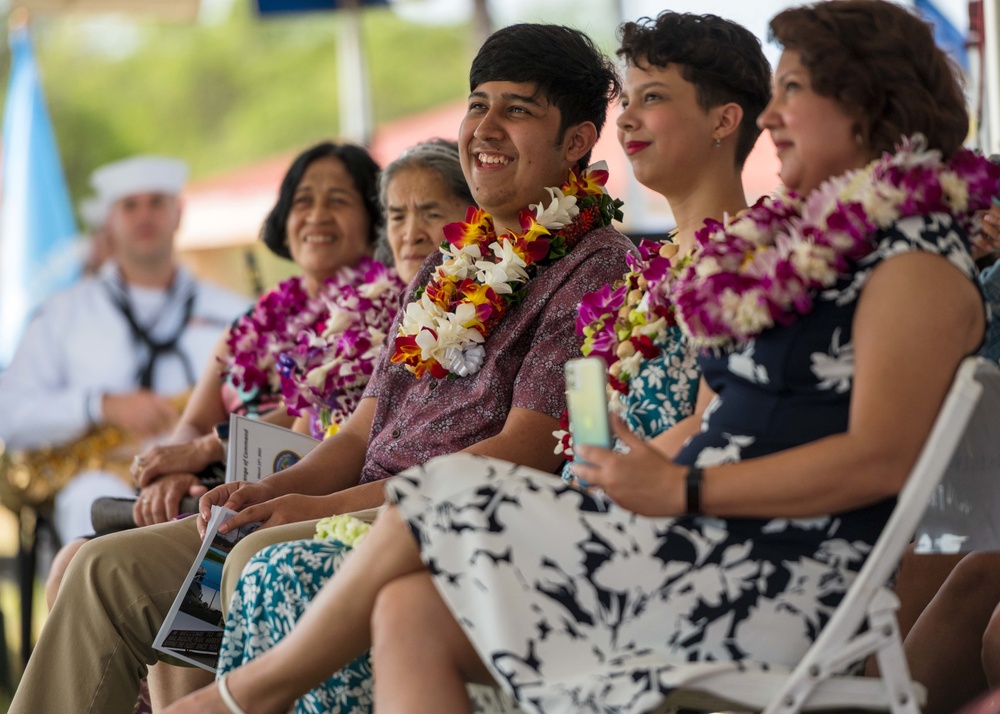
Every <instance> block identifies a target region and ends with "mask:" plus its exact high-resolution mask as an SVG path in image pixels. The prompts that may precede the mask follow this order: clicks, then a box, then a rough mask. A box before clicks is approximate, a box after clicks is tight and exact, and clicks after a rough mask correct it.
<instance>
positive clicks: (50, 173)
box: [0, 27, 81, 369]
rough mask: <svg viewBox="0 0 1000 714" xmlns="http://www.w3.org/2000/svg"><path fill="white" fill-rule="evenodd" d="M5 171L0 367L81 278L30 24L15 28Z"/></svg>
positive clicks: (0, 212)
mask: <svg viewBox="0 0 1000 714" xmlns="http://www.w3.org/2000/svg"><path fill="white" fill-rule="evenodd" d="M10 49H11V68H10V85H9V86H8V88H7V101H6V104H5V106H4V116H3V155H2V165H0V171H2V177H0V181H2V183H0V191H2V197H0V369H2V368H3V367H4V366H6V365H7V364H9V363H10V360H11V358H12V357H13V355H14V350H15V349H17V343H18V341H19V340H20V338H21V333H22V332H23V330H24V326H25V323H26V322H27V320H28V318H29V317H30V315H31V313H32V312H33V311H34V310H35V309H36V308H37V307H38V305H39V304H40V303H41V302H42V301H43V300H44V299H45V298H46V297H48V296H49V295H51V294H52V293H53V292H55V291H57V290H60V289H62V288H64V287H66V286H67V285H69V284H70V283H72V282H73V281H74V280H76V279H77V278H78V277H79V274H80V263H81V261H80V255H79V251H78V250H77V249H76V248H75V236H76V220H75V219H74V217H73V207H72V203H71V202H70V197H69V190H68V189H67V188H66V179H65V177H64V176H63V170H62V162H61V161H60V159H59V150H58V149H57V147H56V140H55V134H54V133H53V131H52V122H51V120H50V119H49V113H48V110H47V109H46V106H45V97H44V96H43V95H42V87H41V83H40V81H39V78H38V66H37V64H36V63H35V53H34V49H33V48H32V46H31V38H30V37H29V35H28V28H27V27H17V28H14V29H12V30H11V33H10Z"/></svg>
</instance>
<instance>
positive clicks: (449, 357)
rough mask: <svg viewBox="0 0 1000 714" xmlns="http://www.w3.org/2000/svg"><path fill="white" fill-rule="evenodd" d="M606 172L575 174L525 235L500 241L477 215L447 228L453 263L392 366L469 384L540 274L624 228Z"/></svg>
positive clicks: (422, 296) (406, 326)
mask: <svg viewBox="0 0 1000 714" xmlns="http://www.w3.org/2000/svg"><path fill="white" fill-rule="evenodd" d="M607 179H608V172H607V170H606V168H604V167H603V165H595V166H593V167H591V168H589V169H587V170H585V171H583V172H582V173H581V172H578V171H576V170H571V171H570V174H569V178H568V180H567V181H566V183H564V184H563V185H562V186H561V187H559V188H546V189H545V190H546V192H547V193H548V194H549V198H550V199H551V202H550V204H549V205H548V206H545V205H544V203H539V204H537V205H535V204H533V205H531V206H529V208H530V209H531V210H530V211H529V210H523V211H521V212H520V215H519V219H520V223H521V231H522V232H521V233H514V232H513V231H507V232H506V233H504V234H502V235H500V236H497V234H496V230H495V228H494V225H493V219H492V217H491V216H490V215H489V214H488V213H486V212H485V211H483V210H481V209H478V208H475V207H470V208H469V211H468V213H467V215H466V219H465V222H464V223H451V224H449V225H447V226H445V227H444V235H445V241H444V242H443V243H442V244H441V252H442V253H443V254H444V255H445V256H446V258H445V260H444V262H443V263H442V264H441V265H440V266H438V268H437V269H436V270H435V272H434V274H433V275H432V276H431V279H430V281H429V282H428V284H427V285H426V286H425V287H424V288H423V289H422V290H420V291H418V292H417V294H416V297H415V299H414V300H413V301H412V302H410V303H409V304H408V305H407V306H406V308H405V311H404V313H403V319H402V324H401V325H400V328H399V335H398V336H397V337H396V348H395V352H394V353H393V355H392V357H391V360H392V361H393V362H396V363H401V364H403V365H404V366H405V367H406V369H408V370H409V371H410V372H412V373H413V374H414V375H415V376H416V377H418V378H420V377H423V376H424V375H425V374H430V376H432V377H435V378H437V379H441V378H444V377H453V376H454V377H465V376H467V375H470V374H475V373H476V372H478V371H479V369H480V368H481V367H482V364H483V360H484V359H485V355H486V351H485V348H484V347H483V343H484V342H485V341H486V338H487V336H488V335H489V334H490V333H491V332H492V330H493V329H494V328H495V327H496V326H497V324H499V322H500V321H501V320H502V319H503V318H504V316H505V315H506V314H507V311H508V310H509V309H510V308H511V307H513V306H515V305H517V304H519V303H520V302H521V300H522V299H523V298H524V295H525V292H526V290H527V283H528V281H529V280H530V279H531V278H532V277H533V276H534V274H535V272H536V271H537V268H538V267H539V266H542V265H548V264H550V263H554V262H555V261H557V260H559V259H560V258H562V257H563V256H565V255H566V254H567V253H569V251H570V250H572V249H573V247H574V246H575V245H576V243H577V242H579V240H580V238H581V237H582V236H583V235H585V234H586V233H588V232H590V231H591V230H593V229H594V228H596V227H599V226H607V225H610V223H611V221H612V219H618V220H621V217H622V213H621V210H620V208H621V206H622V202H621V201H620V200H617V199H612V198H611V197H610V196H609V195H608V194H607V193H606V192H605V191H604V188H603V187H604V184H605V183H606V182H607Z"/></svg>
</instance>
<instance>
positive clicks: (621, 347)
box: [553, 240, 690, 461]
mask: <svg viewBox="0 0 1000 714" xmlns="http://www.w3.org/2000/svg"><path fill="white" fill-rule="evenodd" d="M638 248H639V257H638V258H637V257H635V256H633V255H631V254H630V255H628V256H627V258H626V260H627V262H628V267H629V270H628V272H627V273H625V275H624V276H623V277H622V279H621V280H620V281H618V282H616V283H615V285H614V287H613V286H611V285H605V286H604V287H603V288H601V289H600V290H597V291H595V292H591V293H587V294H586V295H584V296H583V298H582V299H581V301H580V304H579V306H578V307H577V318H576V333H577V334H578V335H581V336H582V337H583V346H582V347H581V348H580V352H581V354H583V356H584V357H600V358H601V359H603V360H604V362H605V364H606V365H607V366H608V396H609V405H610V408H611V411H613V412H616V413H621V412H622V410H623V409H624V405H623V404H622V397H623V396H625V395H627V394H628V393H629V383H630V382H631V380H632V378H633V377H634V376H635V375H637V374H638V373H639V371H640V370H641V368H642V364H643V362H646V361H647V360H651V359H654V358H655V357H657V356H659V355H660V353H661V352H662V351H663V350H662V348H661V347H660V346H659V343H661V342H662V338H663V337H664V335H666V332H667V330H668V329H669V328H670V327H673V326H674V325H676V324H677V321H676V319H675V317H674V309H673V305H672V304H671V303H670V301H669V300H668V299H667V295H668V292H669V291H668V289H667V286H668V285H669V283H670V282H671V281H672V280H673V279H674V278H675V277H676V276H677V274H678V273H679V272H680V270H681V269H682V268H684V267H685V266H686V265H687V264H688V263H689V262H690V256H685V257H683V258H681V259H679V260H678V259H676V258H675V257H674V256H675V255H676V254H677V248H678V247H677V245H676V244H675V243H673V242H670V241H668V242H664V243H658V242H656V241H651V240H643V241H641V242H640V243H639V246H638ZM559 427H560V429H559V430H558V431H555V432H553V435H554V436H555V437H556V440H557V445H556V450H555V452H556V453H557V454H562V456H563V457H564V458H565V459H566V460H567V461H572V460H573V442H572V436H571V435H570V433H569V416H568V413H567V412H563V415H562V417H561V418H560V420H559Z"/></svg>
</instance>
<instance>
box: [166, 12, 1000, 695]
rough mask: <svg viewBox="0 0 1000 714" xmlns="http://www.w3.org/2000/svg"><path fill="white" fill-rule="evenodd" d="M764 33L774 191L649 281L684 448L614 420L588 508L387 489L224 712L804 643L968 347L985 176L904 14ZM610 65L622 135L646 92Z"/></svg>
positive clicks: (565, 496)
mask: <svg viewBox="0 0 1000 714" xmlns="http://www.w3.org/2000/svg"><path fill="white" fill-rule="evenodd" d="M771 27H772V32H773V34H774V36H775V37H776V38H777V39H778V41H779V42H781V44H782V45H783V46H784V48H785V51H784V53H783V55H782V58H781V61H780V63H779V65H778V68H777V71H776V73H775V79H774V97H773V99H772V102H771V104H770V105H769V106H768V107H767V109H765V111H764V112H763V114H762V115H761V117H760V119H759V123H760V124H761V126H762V127H764V128H765V129H767V130H769V131H770V132H771V137H772V139H773V140H774V143H775V146H776V148H777V151H778V156H779V158H780V160H781V179H782V182H783V183H784V185H785V189H784V190H783V191H782V192H780V193H779V194H777V195H776V196H774V197H771V198H770V199H767V200H765V201H763V202H761V203H759V204H758V205H757V206H755V207H753V208H751V209H749V210H748V211H747V212H745V213H743V214H741V216H739V217H738V218H736V219H734V220H731V221H729V222H728V223H726V224H725V225H723V224H710V225H707V227H706V229H705V230H704V231H703V232H702V233H701V234H699V237H698V241H699V244H700V247H699V251H700V252H699V255H698V259H697V261H696V262H695V263H694V266H693V267H690V268H688V269H686V270H682V271H681V272H680V274H679V275H678V276H677V277H676V278H675V279H673V280H671V281H669V288H668V290H669V297H670V298H671V300H672V301H673V304H674V308H675V310H676V315H677V319H678V321H679V322H680V324H681V325H682V327H683V328H684V329H685V331H686V333H687V334H688V336H689V338H690V339H692V340H694V341H696V342H697V343H699V344H700V345H702V346H703V347H704V352H703V355H702V357H701V358H700V363H701V367H702V369H703V371H704V375H705V379H706V382H707V387H706V390H709V392H711V393H706V394H704V395H702V397H703V398H700V399H699V402H700V403H702V404H706V403H707V404H708V406H707V408H705V409H704V413H703V415H702V422H701V431H700V432H699V433H697V434H695V435H693V437H692V438H690V439H689V440H688V441H687V442H686V443H685V445H684V446H683V447H682V448H681V449H680V451H679V452H678V451H676V450H674V449H672V448H671V447H670V444H671V443H676V438H677V434H673V436H672V437H671V435H670V432H667V434H666V435H664V437H663V438H661V437H657V438H656V439H653V440H652V441H650V442H646V443H644V442H642V441H640V440H638V439H637V438H636V437H634V436H632V435H631V434H630V433H629V432H628V430H627V429H625V428H624V427H622V426H621V425H618V428H617V433H618V435H619V437H620V438H621V439H622V440H623V441H624V442H625V443H626V445H627V446H628V447H629V452H628V453H626V454H618V453H612V452H610V451H606V450H602V449H598V448H595V447H590V448H586V447H581V448H580V455H581V456H583V457H584V458H585V459H586V460H587V461H589V462H590V463H591V464H592V465H590V466H582V465H577V466H575V467H574V468H575V470H576V472H577V474H578V475H579V476H580V477H582V478H583V479H585V480H586V481H587V482H588V483H590V484H591V488H592V489H594V490H593V491H589V492H583V491H580V490H577V489H575V488H573V487H571V486H567V485H565V484H563V483H562V482H561V481H559V480H557V479H555V478H554V477H552V476H551V475H549V474H543V473H540V472H535V471H532V470H530V469H525V468H519V467H515V466H513V465H511V464H508V463H505V462H501V461H496V460H491V459H486V458H478V457H475V456H471V455H465V454H462V455H455V456H449V457H442V458H439V459H436V460H434V461H431V462H429V463H428V464H427V465H425V466H424V467H422V468H418V469H412V470H410V471H408V472H404V473H403V474H401V475H400V476H398V477H397V478H396V479H394V481H393V482H392V483H391V484H390V485H389V486H388V490H389V493H390V496H391V498H392V499H393V500H394V501H395V502H396V504H397V507H396V508H393V509H390V510H389V511H388V512H387V513H386V514H385V515H384V516H382V517H381V518H380V520H379V521H378V522H377V523H376V525H375V527H374V528H373V529H372V532H371V533H370V534H369V535H368V536H367V538H366V539H365V540H364V541H363V542H362V543H361V544H360V545H359V546H358V548H357V550H356V552H355V554H354V555H352V556H351V557H349V558H347V559H346V560H345V562H344V564H343V566H342V568H341V570H340V571H339V572H338V573H337V575H336V576H335V577H334V578H333V579H332V580H331V581H330V582H329V583H328V584H327V585H326V586H325V587H324V589H323V590H322V591H321V593H320V595H319V596H318V598H317V599H316V600H315V602H314V604H313V607H312V608H310V610H308V611H307V612H306V615H305V617H304V618H303V619H302V620H301V621H300V623H299V626H298V627H297V628H296V629H295V631H294V632H293V633H292V634H290V635H289V636H288V637H287V638H286V639H285V640H283V641H282V642H281V643H280V644H279V645H278V646H276V647H275V648H274V649H272V650H271V651H270V652H268V653H267V654H265V655H263V656H262V657H260V658H259V659H257V660H254V661H253V662H251V663H249V664H248V665H247V666H245V667H243V668H241V669H238V670H235V671H234V672H232V673H231V675H230V677H229V681H228V683H227V682H225V681H223V682H222V683H221V687H220V689H221V691H224V692H225V693H226V695H227V696H228V697H229V704H228V710H229V711H239V707H240V706H242V707H243V708H245V709H246V710H247V711H248V712H251V713H253V712H257V711H261V712H265V711H275V712H278V711H283V710H284V708H287V706H288V704H289V703H290V702H291V701H292V700H294V698H295V697H296V696H298V695H299V694H301V693H302V692H305V691H306V690H307V689H309V688H310V687H311V686H313V685H314V684H315V683H316V682H318V681H320V680H322V679H323V678H325V677H326V676H327V675H328V674H329V672H330V671H331V670H333V669H335V668H338V667H340V666H343V665H344V664H346V663H347V662H349V661H350V660H351V659H352V658H353V657H354V656H356V655H357V654H358V653H360V652H361V651H363V649H364V648H365V647H367V646H368V644H369V643H372V644H373V661H374V663H375V672H376V680H375V699H376V703H377V709H378V710H379V711H382V712H396V711H417V710H420V711H435V712H438V711H440V712H445V711H446V712H458V711H463V710H465V709H467V707H468V701H467V698H466V690H465V686H464V683H465V682H467V681H481V682H496V683H497V684H499V685H500V686H501V688H502V689H504V690H505V691H506V692H507V693H508V694H510V695H512V696H513V697H514V698H515V699H516V700H517V702H518V704H519V705H520V706H521V708H522V709H524V710H527V711H532V712H577V711H593V712H641V711H647V710H649V709H651V708H654V707H655V706H657V705H658V704H659V702H660V701H661V700H662V698H663V696H664V695H665V694H666V693H668V692H669V691H671V689H672V688H674V687H676V686H678V685H679V684H681V683H683V681H684V679H685V676H686V667H685V665H686V664H688V663H691V662H700V661H708V660H720V659H726V660H733V659H736V660H747V661H748V662H755V663H769V662H770V663H783V664H788V663H792V662H795V661H796V660H797V659H798V658H800V657H801V655H802V654H803V653H804V652H805V650H806V648H807V647H808V646H809V644H810V643H811V641H812V640H813V639H814V638H815V637H816V635H817V634H818V632H819V630H820V629H821V628H822V626H823V624H824V623H825V621H826V620H827V619H828V618H829V616H830V613H831V612H832V611H833V610H834V609H835V608H836V606H837V604H838V603H839V601H840V599H841V597H842V596H843V593H844V592H845V590H846V589H847V587H848V586H849V584H850V582H851V580H852V579H853V577H854V574H855V573H856V572H857V570H858V569H859V568H860V567H861V565H862V563H863V562H864V559H865V557H866V555H867V553H868V552H869V550H870V548H871V546H872V544H873V543H874V541H875V539H876V538H877V536H878V534H879V532H880V531H881V528H882V526H883V525H884V523H885V520H886V518H887V516H888V513H889V511H890V509H891V508H892V504H893V500H894V497H895V495H896V493H897V492H898V491H899V489H900V488H901V486H902V484H903V481H904V479H905V477H906V475H907V473H908V472H909V470H910V468H911V466H912V464H913V463H914V461H915V460H916V457H917V454H918V451H919V449H920V447H921V445H922V444H923V442H924V440H925V438H926V436H927V434H928V433H929V431H930V427H931V423H932V421H933V419H934V416H935V414H936V412H937V410H938V408H939V406H940V404H941V402H942V400H943V398H944V395H945V393H946V391H947V389H948V386H949V384H950V381H951V378H952V375H953V374H954V371H955V369H956V367H957V366H958V364H959V362H960V361H961V359H962V358H963V356H965V355H967V354H970V353H972V352H974V351H975V350H976V348H977V346H978V345H979V343H980V341H981V340H982V336H983V332H984V324H985V314H984V313H985V310H984V306H983V303H982V300H981V297H980V295H979V293H978V292H977V289H976V287H975V283H974V272H975V268H974V267H973V264H972V261H971V259H970V257H969V254H968V251H967V249H966V245H965V244H966V236H967V231H968V229H969V228H970V227H971V225H972V223H973V220H974V219H973V216H974V214H975V213H976V211H978V210H980V209H982V208H983V207H985V206H986V205H988V203H989V197H990V193H991V192H992V190H993V189H994V187H995V185H996V181H997V178H998V175H1000V170H998V169H997V168H996V167H991V166H990V165H989V164H988V162H986V161H984V160H982V159H981V158H979V157H976V156H974V155H972V154H970V153H969V152H967V151H965V150H963V149H962V148H961V143H962V141H963V139H964V137H965V135H966V131H967V127H968V117H967V115H966V112H965V107H964V99H963V96H962V93H961V89H960V87H959V85H958V83H957V80H956V79H955V76H954V75H953V74H952V70H951V67H950V65H949V64H948V62H947V60H946V59H945V57H944V56H943V55H942V54H941V53H940V51H939V50H937V49H936V48H935V47H934V43H933V38H932V37H931V33H930V30H929V29H928V27H927V26H926V25H924V24H923V23H922V22H921V21H920V20H918V19H917V18H916V17H915V16H913V15H912V14H910V13H909V12H908V11H907V10H904V9H902V8H901V7H899V6H896V5H894V4H892V3H889V2H883V1H882V0H833V1H832V2H826V3H819V4H817V5H815V6H811V7H805V8H797V9H792V10H787V11H785V12H783V13H781V14H780V15H778V16H777V17H776V18H775V19H774V20H773V21H772V25H771ZM642 31H643V28H642V26H638V27H637V26H635V25H627V26H626V28H625V30H624V33H625V36H626V38H627V37H628V36H629V34H630V33H636V32H642ZM628 60H629V63H630V76H629V77H628V78H627V79H626V82H625V86H626V95H627V96H628V100H629V104H628V106H629V108H628V109H626V110H625V111H624V113H623V115H622V118H621V119H620V120H619V126H620V127H622V126H623V125H627V123H628V116H629V112H630V111H631V110H632V108H633V107H634V106H635V103H636V99H638V98H639V97H645V96H647V95H648V94H650V93H651V92H655V91H656V90H657V88H656V87H652V86H647V85H646V84H636V83H635V82H634V81H632V80H633V79H634V77H635V73H632V68H634V67H636V66H637V65H641V64H642V63H643V61H644V58H642V57H634V56H632V57H628ZM657 140H660V141H662V140H663V138H662V137H657ZM705 140H706V141H711V136H710V135H706V137H705ZM654 144H655V141H654ZM928 345H933V349H928ZM713 393H714V394H713ZM903 415H905V418H904V417H903ZM671 439H673V440H674V441H673V442H672V441H671ZM227 684H228V686H226V685H227ZM251 703H253V704H252V705H251ZM185 705H186V706H188V707H190V709H188V710H189V711H195V710H198V711H221V712H224V711H226V710H227V709H225V708H222V700H221V699H220V698H219V691H209V692H203V693H199V694H196V695H195V696H194V697H193V698H192V699H189V700H185ZM197 707H202V708H200V709H199V708H197ZM212 707H214V709H213V708H212Z"/></svg>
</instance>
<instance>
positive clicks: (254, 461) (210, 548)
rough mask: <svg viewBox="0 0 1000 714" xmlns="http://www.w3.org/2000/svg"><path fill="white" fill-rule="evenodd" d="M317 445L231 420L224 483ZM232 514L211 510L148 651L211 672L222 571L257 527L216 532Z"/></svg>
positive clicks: (261, 472)
mask: <svg viewBox="0 0 1000 714" xmlns="http://www.w3.org/2000/svg"><path fill="white" fill-rule="evenodd" d="M318 443H319V442H318V441H317V440H316V439H313V438H312V437H310V436H306V435H304V434H299V433H296V432H293V431H291V430H290V429H285V428H283V427H280V426H274V425H273V424H267V423H265V422H260V421H256V420H254V419H248V418H246V417H242V416H236V415H233V416H232V417H231V419H230V426H229V454H228V460H227V465H226V482H227V483H228V482H231V481H249V482H255V481H259V480H260V479H262V478H264V477H265V476H270V475H271V474H272V473H276V472H278V471H281V470H282V469H286V468H288V467H289V466H291V465H292V464H295V463H297V462H298V461H299V460H300V459H301V458H302V457H303V456H305V455H306V454H307V453H309V452H310V451H311V450H312V449H313V448H314V447H315V446H316V445H317V444H318ZM234 515H236V513H235V512H234V511H230V510H229V509H226V508H221V507H219V506H212V517H211V519H209V522H208V527H207V528H206V532H205V540H204V541H202V544H201V548H200V549H199V550H198V556H197V557H196V558H195V561H194V563H193V564H192V566H191V570H189V571H188V574H187V577H185V578H184V583H183V584H182V585H181V589H180V592H178V593H177V597H176V598H175V599H174V604H173V605H171V607H170V610H169V611H168V612H167V617H166V619H164V621H163V625H162V626H161V627H160V631H159V632H158V633H157V635H156V639H155V640H154V641H153V647H154V648H155V649H156V650H158V651H160V652H164V653H166V654H169V655H171V656H173V657H176V658H177V659H180V660H183V661H185V662H188V663H190V664H193V665H195V666H198V667H201V668H202V669H207V670H208V671H209V672H215V668H216V663H217V662H218V660H219V649H220V647H221V645H222V632H223V626H224V624H225V623H224V620H223V617H222V602H221V598H222V594H221V583H222V565H223V563H225V561H226V556H227V555H229V552H230V551H231V550H232V549H233V546H235V545H236V544H237V543H238V542H239V541H240V539H241V538H243V537H244V536H246V535H249V534H250V533H253V532H254V531H255V530H257V528H258V527H259V526H260V524H259V523H248V524H247V525H245V526H241V527H240V528H238V529H237V530H236V531H235V532H232V533H225V534H221V533H219V526H220V525H222V524H223V523H225V522H226V521H227V520H229V519H230V518H232V517H233V516H234Z"/></svg>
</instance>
